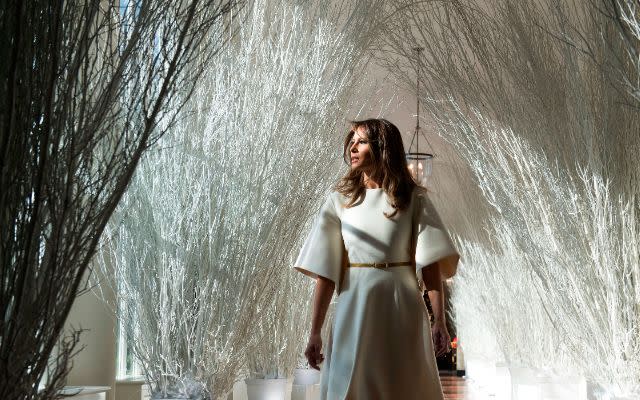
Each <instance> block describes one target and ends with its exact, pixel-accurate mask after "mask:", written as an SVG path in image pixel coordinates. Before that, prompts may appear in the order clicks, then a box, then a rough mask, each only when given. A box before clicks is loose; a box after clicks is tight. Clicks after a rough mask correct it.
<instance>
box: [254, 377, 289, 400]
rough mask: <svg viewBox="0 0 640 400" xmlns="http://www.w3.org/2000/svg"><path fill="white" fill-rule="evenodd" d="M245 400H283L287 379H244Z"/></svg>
mask: <svg viewBox="0 0 640 400" xmlns="http://www.w3.org/2000/svg"><path fill="white" fill-rule="evenodd" d="M244 382H245V383H246V384H247V400H284V399H285V396H286V393H287V379H286V378H281V379H245V380H244Z"/></svg>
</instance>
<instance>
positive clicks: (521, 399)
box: [509, 367, 542, 400]
mask: <svg viewBox="0 0 640 400" xmlns="http://www.w3.org/2000/svg"><path fill="white" fill-rule="evenodd" d="M509 374H510V375H511V399H512V400H542V387H541V383H542V382H541V379H540V376H539V373H538V371H536V370H534V369H531V368H522V367H509Z"/></svg>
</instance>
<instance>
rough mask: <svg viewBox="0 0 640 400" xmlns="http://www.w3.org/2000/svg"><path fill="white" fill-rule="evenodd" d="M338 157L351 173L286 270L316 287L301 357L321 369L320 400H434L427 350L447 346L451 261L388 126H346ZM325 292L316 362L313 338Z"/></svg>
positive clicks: (435, 383)
mask: <svg viewBox="0 0 640 400" xmlns="http://www.w3.org/2000/svg"><path fill="white" fill-rule="evenodd" d="M344 156H345V160H348V161H349V163H350V166H351V168H350V170H349V172H348V173H347V174H346V175H345V176H344V177H343V178H342V179H341V181H340V182H339V183H338V185H337V186H336V190H335V191H334V192H332V193H331V194H330V195H329V197H328V198H327V199H326V201H325V203H324V205H323V206H322V208H321V210H320V214H319V217H318V219H317V220H316V222H315V225H314V227H313V230H312V231H311V234H310V235H309V237H308V238H307V240H306V242H305V244H304V247H303V249H302V251H301V253H300V255H299V257H298V260H297V261H296V264H295V268H296V269H297V270H299V271H300V272H303V273H305V274H307V275H309V276H311V277H313V278H315V279H316V287H315V294H314V301H313V311H312V326H311V334H310V336H309V343H308V345H307V349H306V351H305V356H306V357H307V360H308V362H309V365H310V366H311V367H313V368H316V369H320V367H321V370H322V373H321V399H327V400H342V399H355V400H360V399H362V400H375V399H381V400H384V399H389V400H391V399H393V400H396V399H401V400H411V399H416V400H417V399H420V400H441V399H442V398H443V396H442V390H441V388H440V381H439V376H438V370H437V367H436V362H435V357H434V348H435V351H436V353H440V354H441V353H444V352H446V351H447V350H448V346H449V340H450V339H449V334H448V333H447V329H446V325H445V315H444V311H443V309H444V305H443V294H442V280H443V279H446V278H448V277H450V276H453V275H454V274H455V271H456V266H457V262H458V259H459V256H458V254H457V252H456V251H455V249H454V248H453V245H452V244H451V240H450V238H449V236H448V234H447V233H446V231H445V230H444V228H443V226H442V223H441V222H440V218H439V217H438V215H437V213H436V211H435V209H434V208H433V205H432V204H431V202H430V200H429V198H428V196H427V192H426V189H424V188H422V187H420V186H417V185H416V184H415V182H414V181H413V179H412V177H411V175H410V173H409V170H408V168H407V163H406V160H405V154H404V147H403V145H402V137H401V135H400V132H399V131H398V128H396V126H395V125H393V124H392V123H390V122H389V121H387V120H384V119H370V120H365V121H356V122H354V123H352V127H351V129H350V131H349V133H348V135H347V137H346V139H345V143H344ZM416 274H417V275H416ZM416 278H417V279H416ZM420 281H422V282H424V285H425V287H426V289H427V290H428V291H429V292H428V293H429V298H430V300H431V303H432V306H433V311H434V316H435V322H434V325H433V328H432V331H431V333H432V335H429V334H428V333H425V332H429V331H428V330H427V329H428V327H429V320H428V315H427V311H426V307H425V304H424V302H423V300H422V297H421V290H420V289H421V288H420V286H421V285H422V283H421V282H420ZM335 289H337V290H336V293H337V304H336V309H335V318H334V324H333V326H332V329H331V337H330V338H329V343H328V344H327V348H326V349H325V350H324V355H323V351H322V340H321V338H320V330H321V328H322V325H323V323H324V319H325V314H326V311H327V308H328V306H329V303H330V301H331V297H332V296H333V292H334V290H335ZM430 336H432V338H431V337H430Z"/></svg>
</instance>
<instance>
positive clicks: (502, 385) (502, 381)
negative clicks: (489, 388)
mask: <svg viewBox="0 0 640 400" xmlns="http://www.w3.org/2000/svg"><path fill="white" fill-rule="evenodd" d="M494 393H495V396H496V400H511V373H510V372H509V367H508V366H507V365H506V364H504V363H496V377H495V386H494Z"/></svg>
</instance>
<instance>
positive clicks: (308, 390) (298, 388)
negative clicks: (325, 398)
mask: <svg viewBox="0 0 640 400" xmlns="http://www.w3.org/2000/svg"><path fill="white" fill-rule="evenodd" d="M318 399H320V384H319V383H316V384H314V385H296V384H294V385H293V386H292V387H291V400H318Z"/></svg>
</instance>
